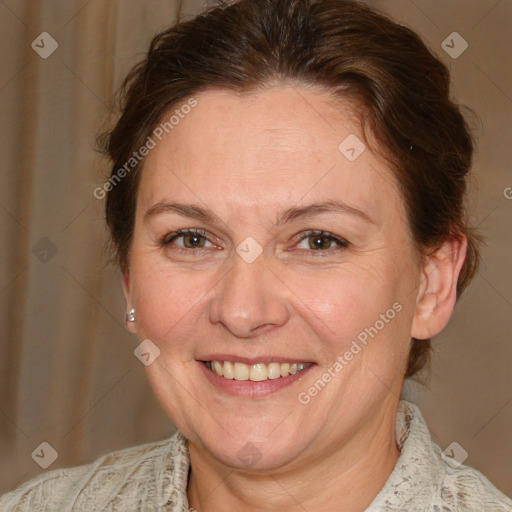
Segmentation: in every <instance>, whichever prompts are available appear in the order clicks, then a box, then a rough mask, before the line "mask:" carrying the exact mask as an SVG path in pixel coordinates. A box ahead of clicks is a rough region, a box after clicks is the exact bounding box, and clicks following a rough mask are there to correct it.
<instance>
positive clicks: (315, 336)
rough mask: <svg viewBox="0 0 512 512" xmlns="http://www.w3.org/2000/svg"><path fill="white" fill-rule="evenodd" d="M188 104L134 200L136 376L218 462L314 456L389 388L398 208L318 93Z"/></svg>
mask: <svg viewBox="0 0 512 512" xmlns="http://www.w3.org/2000/svg"><path fill="white" fill-rule="evenodd" d="M194 98H195V100H196V101H197V105H196V106H194V107H193V108H191V109H190V112H189V113H188V114H186V115H185V114H183V112H184V111H188V110H189V109H183V110H181V111H180V112H181V116H179V122H178V123H176V124H175V125H173V127H172V130H170V129H169V128H168V130H169V133H168V134H165V132H164V135H165V136H164V137H162V140H161V141H158V140H157V139H155V142H156V146H155V147H154V148H153V149H151V150H150V152H149V154H148V156H147V159H146V162H145V167H144V171H143V173H142V176H141V182H140V188H139V193H138V201H137V214H136V222H135V231H134V238H133V245H132V251H131V257H130V269H129V277H128V276H127V277H126V287H125V288H126V290H125V291H126V295H127V299H128V302H129V305H130V307H131V306H133V307H135V309H136V321H135V323H134V324H132V329H133V330H134V332H136V333H137V335H138V337H139V339H140V341H143V340H146V339H149V340H150V341H151V343H153V344H154V345H156V346H157V347H158V349H159V350H160V355H159V356H158V357H157V358H156V359H155V361H154V362H153V363H152V364H150V365H148V366H146V371H147V375H148V377H149V381H150V383H151V386H152V387H153V389H154V391H155V393H156V395H157V397H158V399H159V401H160V402H161V404H162V406H163V408H164V409H165V411H166V413H167V414H168V415H169V417H170V418H171V419H172V421H173V422H174V423H175V425H176V426H177V427H178V428H179V429H180V430H181V431H182V432H183V433H184V434H185V436H186V437H187V438H189V439H190V440H191V441H192V443H194V444H195V445H196V446H198V447H200V449H203V450H204V449H206V451H205V453H210V454H212V455H213V456H214V457H215V458H216V459H217V460H219V461H221V462H222V463H224V464H228V465H230V466H231V467H235V468H237V467H239V468H244V467H248V466H250V467H253V468H264V469H270V468H279V467H284V466H286V465H289V464H292V465H293V464H299V463H300V462H301V461H307V460H308V459H310V458H312V457H322V456H327V455H328V454H329V453H331V452H332V451H333V450H334V449H335V448H336V446H343V445H344V444H345V443H347V441H348V440H349V439H351V438H353V437H354V436H356V435H358V434H359V433H361V432H362V431H365V429H367V430H368V429H369V430H371V429H372V428H374V427H375V425H376V424H377V423H378V422H381V421H382V419H383V418H384V417H386V418H387V417H392V416H393V414H392V412H393V411H394V407H395V406H396V403H397V401H398V399H399V396H400V390H401V386H402V381H403V377H402V376H403V374H404V371H405V367H406V362H407V354H408V349H409V344H410V337H411V325H412V321H413V317H414V313H415V304H416V297H417V294H418V283H419V282H420V278H421V273H422V269H421V268H420V267H419V266H418V264H417V257H416V254H415V252H414V249H413V246H412V241H411V235H410V233H409V230H408V226H407V222H406V214H405V211H404V205H403V203H402V200H401V199H400V196H399V193H398V191H397V188H396V186H395V181H394V179H393V176H392V174H391V171H390V170H389V168H388V167H387V166H386V164H385V162H384V161H383V160H381V159H380V158H379V157H377V156H376V155H375V154H373V153H372V152H371V151H370V149H369V148H366V149H364V150H363V151H362V152H361V149H362V147H361V146H360V144H361V142H360V141H361V140H363V136H362V134H361V131H360V127H359V124H358V122H357V121H356V120H355V119H354V118H353V116H352V115H351V112H350V110H349V108H348V107H347V106H345V107H343V106H337V107H335V106H334V105H333V102H332V97H331V96H330V95H329V94H328V93H326V92H321V91H317V90H312V89H306V88H303V87H297V88H292V87H287V86H284V85H283V86H278V87H277V86H276V87H274V88H272V89H268V90H266V91H264V92H258V93H253V94H251V95H242V96H240V95H236V94H234V93H231V92H227V91H206V92H201V93H199V94H197V95H195V96H194ZM184 104H185V102H184ZM175 108H176V109H178V110H179V109H180V106H179V105H178V106H176V107H175ZM170 115H171V114H169V116H166V119H167V117H170ZM347 137H348V139H347ZM356 137H357V138H356ZM340 144H341V146H340ZM178 205H179V206H178ZM189 229H190V230H199V232H198V233H197V234H194V233H192V234H185V235H183V234H178V235H176V236H175V235H174V234H175V232H176V231H178V230H189ZM320 232H321V234H319V233H320ZM213 360H218V361H220V362H221V363H220V365H222V372H226V377H224V376H219V375H217V374H215V373H214V371H212V370H211V369H209V368H208V366H207V365H206V364H205V361H210V362H211V361H213ZM225 361H227V362H228V364H227V365H226V364H225V363H224V362H225ZM336 362H338V364H336ZM230 363H231V364H230ZM237 363H238V364H237ZM247 363H251V364H256V363H265V366H262V365H259V366H258V365H256V366H255V367H253V368H252V369H251V365H250V364H249V365H248V364H247ZM271 363H272V364H271ZM281 363H282V364H281ZM294 363H297V364H300V363H302V364H304V363H305V364H306V366H305V368H304V369H303V370H302V371H301V372H298V373H296V374H288V367H287V364H289V365H293V364H294ZM217 366H218V365H217ZM232 367H233V368H232ZM299 368H300V366H299ZM290 369H291V370H293V369H294V367H293V366H290ZM232 371H233V372H234V378H227V377H230V376H231V377H232V376H233V373H231V372H232ZM269 372H270V375H268V373H269ZM281 372H282V373H283V375H288V376H284V377H281V376H279V377H278V378H269V377H277V376H278V375H281ZM248 374H249V376H252V377H253V378H254V379H255V380H254V381H253V380H249V381H248V380H245V379H247V375H248ZM223 375H224V373H223ZM258 379H264V380H258ZM387 415H389V416H387ZM369 430H368V431H369Z"/></svg>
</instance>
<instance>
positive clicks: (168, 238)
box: [160, 229, 350, 255]
mask: <svg viewBox="0 0 512 512" xmlns="http://www.w3.org/2000/svg"><path fill="white" fill-rule="evenodd" d="M185 235H200V236H202V237H204V238H206V239H208V233H207V232H206V231H204V230H203V229H179V230H178V231H175V232H173V233H169V234H167V235H165V236H164V237H163V238H162V240H161V241H160V245H161V246H162V247H167V246H169V245H171V243H172V242H173V241H174V240H176V239H177V238H180V237H183V236H185ZM312 236H318V237H322V238H326V239H327V240H331V241H332V242H334V243H336V244H338V246H339V249H346V248H348V247H349V246H350V243H349V242H348V241H347V240H345V239H343V238H340V237H337V236H335V235H333V234H332V233H329V232H326V231H319V230H308V231H305V232H304V233H302V236H301V237H300V238H299V239H298V241H297V243H300V242H302V241H304V240H306V239H308V238H310V237H312ZM210 243H211V242H210ZM201 249H208V248H207V247H198V248H196V249H193V248H184V247H178V246H176V247H175V248H174V249H173V250H177V251H179V252H188V253H190V251H201ZM299 250H305V251H308V252H310V253H313V254H315V255H316V254H318V255H320V253H323V255H325V253H331V252H333V250H332V249H331V248H330V249H325V250H322V249H316V250H315V249H299Z"/></svg>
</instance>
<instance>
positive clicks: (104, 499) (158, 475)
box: [0, 400, 512, 512]
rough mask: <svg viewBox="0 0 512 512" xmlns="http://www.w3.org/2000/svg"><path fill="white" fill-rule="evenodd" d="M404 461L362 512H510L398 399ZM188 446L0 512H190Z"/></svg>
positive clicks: (55, 487) (54, 485)
mask: <svg viewBox="0 0 512 512" xmlns="http://www.w3.org/2000/svg"><path fill="white" fill-rule="evenodd" d="M396 439H397V444H398V447H399V449H400V452H401V453H400V457H399V458H398V460H397V463H396V466H395V468H394V470H393V471H392V473H391V474H390V476H389V478H388V480H387V481H386V484H385V485H384V487H383V488H382V489H381V491H380V492H379V494H378V495H377V496H376V497H375V499H374V500H373V501H372V503H371V505H370V506H369V507H368V508H367V509H366V511H365V512H398V511H400V512H416V511H418V512H419V511H421V512H512V500H510V499H509V498H508V497H507V496H505V494H503V493H502V492H501V491H499V490H498V489H496V488H495V487H494V486H493V485H492V484H491V482H490V481H489V480H488V479H487V478H486V477H485V476H484V475H482V474H481V473H480V472H479V471H477V470H475V469H473V468H470V467H468V466H465V465H460V466H459V467H455V464H453V463H451V464H449V463H448V462H447V460H445V458H444V456H443V455H442V452H441V448H440V447H439V446H437V445H436V444H435V443H434V442H433V441H432V440H431V437H430V432H429V430H428V427H427V425H426V423H425V420H424V419H423V416H422V415H421V412H420V410H419V409H418V407H417V406H415V405H413V404H411V403H409V402H406V401H405V400H401V401H400V403H399V407H398V413H397V418H396ZM189 464H190V461H189V455H188V448H187V441H186V439H185V438H184V437H183V435H182V434H181V433H180V432H177V433H176V434H174V435H173V436H172V437H170V438H168V439H165V440H162V441H157V442H154V443H147V444H143V445H139V446H134V447H130V448H126V449H124V450H118V451H115V452H112V453H109V454H106V455H104V456H102V457H100V458H98V459H97V460H96V461H94V462H93V463H91V464H88V465H84V466H78V467H74V468H68V469H57V470H52V471H49V472H47V473H43V474H42V475H39V476H38V477H36V478H34V479H32V480H30V481H28V482H26V483H24V484H22V485H21V486H20V487H18V488H17V489H15V490H14V491H11V492H9V493H7V494H5V495H4V496H2V497H0V511H1V512H11V511H18V512H25V511H26V512H29V511H30V512H35V511H38V512H39V511H45V512H54V511H55V512H57V511H58V512H67V511H87V512H92V511H111V512H121V511H123V512H127V511H129V512H131V511H162V512H163V511H165V512H187V511H189V504H188V500H187V492H186V491H187V479H188V471H189Z"/></svg>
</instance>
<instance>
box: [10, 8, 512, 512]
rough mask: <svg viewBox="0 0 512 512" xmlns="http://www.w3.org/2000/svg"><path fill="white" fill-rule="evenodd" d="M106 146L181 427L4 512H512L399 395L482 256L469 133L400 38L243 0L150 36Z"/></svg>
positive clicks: (34, 485) (120, 216)
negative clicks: (446, 451) (470, 185)
mask: <svg viewBox="0 0 512 512" xmlns="http://www.w3.org/2000/svg"><path fill="white" fill-rule="evenodd" d="M123 92H124V94H123V96H122V115H121V116H120V119H119V121H118V122H117V124H116V126H115V127H114V128H113V130H112V131H111V132H110V133H108V134H107V136H106V138H105V140H104V147H105V150H106V152H107V153H108V154H109V156H110V158H111V159H112V162H113V166H112V174H111V177H110V179H109V181H108V182H107V183H106V184H105V186H104V187H103V188H102V189H100V190H99V191H97V192H98V194H101V193H103V192H102V191H104V193H105V194H107V201H106V216H107V222H108V225H109V228H110V230H111V234H112V240H113V247H114V249H115V254H116V258H117V261H118V263H119V266H120V268H121V271H122V273H123V276H124V293H125V297H126V302H127V318H126V320H127V325H128V327H129V329H130V330H131V331H132V332H133V333H134V334H136V335H137V336H138V338H139V340H140V342H141V343H140V346H139V348H138V349H137V350H138V352H137V354H138V356H139V357H140V359H141V360H142V362H143V363H144V364H145V368H146V372H147V375H148V378H149V381H150V383H151V386H152V387H153V389H154V392H155V393H156V395H157V397H158V399H159V401H160V403H161V405H162V407H163V408H164V410H165V411H166V413H167V414H168V416H169V418H170V419H171V420H172V422H173V423H174V424H175V425H176V426H177V428H178V429H179V432H178V433H177V434H176V435H174V436H173V437H171V438H170V439H167V440H164V441H159V442H156V443H150V444H146V445H142V446H137V447H132V448H129V449H126V450H122V451H118V452H114V453H112V454H108V455H106V456H104V457H102V458H100V459H98V460H97V461H96V462H94V463H92V464H90V465H87V466H82V467H77V468H71V469H66V470H56V471H52V472H49V473H46V474H44V475H42V476H40V477H38V478H36V479H34V480H32V481H30V482H28V483H26V484H24V485H22V486H21V487H20V488H19V489H17V490H15V491H13V492H11V493H10V494H7V495H5V496H4V497H3V499H2V500H1V501H0V505H1V509H2V510H57V509H58V510H87V511H89V510H171V511H182V510H198V511H200V512H209V511H216V512H217V511H224V510H244V511H256V510H290V511H291V510H310V511H311V510H322V511H338V510H344V511H353V512H356V511H364V510H367V511H372V512H373V511H383V510H385V511H398V510H401V511H402V510H407V511H419V510H422V511H423V510H425V511H426V510H428V511H438V512H440V511H443V510H450V511H455V510H464V511H465V510H478V511H481V510H489V511H506V510H512V502H511V501H510V500H509V499H508V498H507V497H506V496H505V495H504V494H502V493H501V492H500V491H499V490H497V489H496V488H495V487H493V485H492V484H491V483H490V482H489V481H488V480H487V479H486V477H485V476H483V475H482V474H481V473H479V472H478V471H476V470H474V469H471V468H469V467H467V466H464V465H461V464H458V463H456V461H451V460H448V459H446V458H445V457H443V456H442V454H441V450H440V448H439V447H438V446H437V445H436V444H434V443H433V442H432V441H431V438H430V435H429V432H428V428H427V426H426V424H425V422H424V420H423V418H422V416H421V413H420V411H419V409H418V408H417V407H416V406H414V405H413V404H410V403H408V402H405V401H403V400H400V394H401V390H402V386H403V383H404V379H405V378H408V377H412V376H415V375H416V374H417V373H418V372H419V371H420V370H421V369H422V368H423V367H424V365H425V364H426V362H427V360H428V353H429V339H430V338H431V337H432V336H435V335H436V334H438V333H439V332H440V331H441V330H442V329H443V328H444V327H445V326H446V324H447V322H448V320H449V318H450V316H451V314H452V312H453V308H454V305H455V302H456V299H457V297H458V296H460V294H461V293H462V291H463V290H464V288H465V287H466V286H467V285H468V283H469V282H470V280H471V278H472V277H473V275H474V273H475V271H476V268H477V263H478V244H477V237H476V235H475V234H474V233H473V231H472V229H471V228H470V226H469V225H468V223H467V221H466V217H465V210H464V209H465V190H466V179H467V174H468V172H469V170H470V165H471V158H472V151H473V146H472V140H471V136H470V134H469V132H468V129H467V126H466V123H465V121H464V119H463V117H462V116H461V114H460V112H459V109H458V107H457V106H456V105H455V104H453V103H452V102H451V101H450V99H449V75H448V71H447V69H446V67H445V66H444V65H442V64H441V63H440V62H439V61H438V60H437V59H436V58H435V57H434V56H433V55H432V54H430V52H429V51H428V50H427V49H426V47H425V46H424V44H423V43H422V42H421V41H420V39H419V38H418V37H417V36H416V35H415V34H414V33H413V32H411V31H410V30H409V29H407V28H404V27H402V26H399V25H397V24H395V23H394V22H392V21H390V20H389V19H387V18H386V17H384V16H382V15H380V14H378V13H376V12H374V11H372V10H370V9H368V8H366V7H364V6H362V5H360V4H359V3H356V2H353V1H349V0H258V1H254V0H252V1H251V0H240V1H239V2H235V3H232V4H230V5H223V6H221V7H219V8H213V9H210V10H208V11H207V12H205V13H204V15H201V16H198V17H197V18H195V19H193V20H190V21H187V22H185V23H181V24H179V25H178V26H175V27H173V28H171V29H169V30H167V31H165V32H163V33H161V34H159V35H158V36H157V37H156V38H155V39H154V40H153V42H152V44H151V47H150V50H149V53H148V55H147V58H146V59H145V60H144V62H142V63H141V64H140V65H138V66H137V67H135V68H134V69H133V70H132V71H131V72H130V74H129V76H128V77H127V79H126V81H125V84H124V88H123Z"/></svg>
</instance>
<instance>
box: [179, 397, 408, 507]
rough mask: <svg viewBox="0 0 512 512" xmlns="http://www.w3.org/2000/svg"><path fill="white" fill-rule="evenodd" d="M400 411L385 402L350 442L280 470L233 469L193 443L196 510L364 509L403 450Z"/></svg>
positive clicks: (189, 492) (191, 488) (193, 502)
mask: <svg viewBox="0 0 512 512" xmlns="http://www.w3.org/2000/svg"><path fill="white" fill-rule="evenodd" d="M395 414H396V407H395V408H393V407H392V408H391V410H390V408H383V411H382V414H381V415H379V417H377V418H375V419H376V421H372V425H369V426H368V427H367V428H363V429H361V430H360V431H359V432H357V434H356V435H354V436H352V437H351V439H350V441H349V442H346V441H343V442H340V445H339V446H333V444H330V446H328V447H327V449H326V450H325V451H322V453H320V454H316V456H315V455H314V456H312V457H310V458H308V459H307V460H306V459H304V460H303V461H301V463H300V464H299V463H295V464H294V465H293V467H286V468H282V469H280V470H272V471H259V472H252V473H249V472H246V471H242V470H237V469H232V468H230V467H228V466H225V465H223V464H221V463H220V462H218V461H216V460H215V459H213V458H212V457H211V456H209V454H208V453H207V452H206V451H205V450H204V448H202V447H200V446H198V445H195V444H193V443H189V452H190V462H191V473H190V479H189V484H188V489H187V495H188V500H189V505H190V507H192V508H191V510H193V509H196V510H198V511H200V512H224V511H232V510H244V511H247V512H267V511H274V510H287V511H295V510H297V511H300V512H303V511H304V510H322V512H338V511H339V510H344V511H345V512H363V511H364V510H366V508H367V507H368V506H369V505H370V504H371V502H372V501H373V499H374V498H375V496H376V495H377V494H378V493H379V491H380V490H381V489H382V487H383V486H384V484H385V483H386V480H387V479H388V477H389V475H390V474H391V472H392V471H393V468H394V467H395V464H396V461H397V459H398V457H399V456H400V451H399V449H398V447H397V445H396V436H395Z"/></svg>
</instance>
